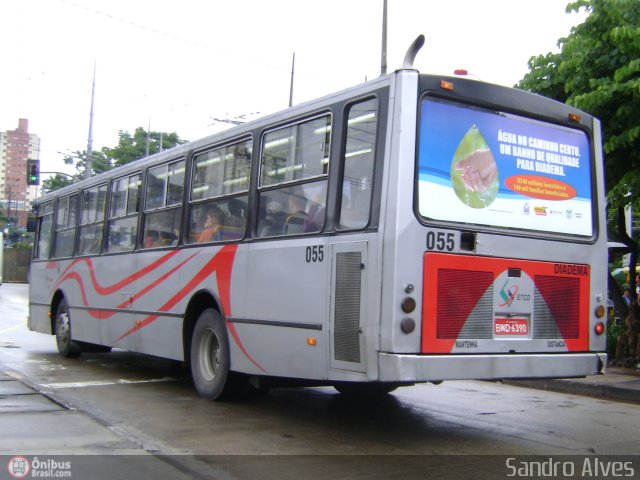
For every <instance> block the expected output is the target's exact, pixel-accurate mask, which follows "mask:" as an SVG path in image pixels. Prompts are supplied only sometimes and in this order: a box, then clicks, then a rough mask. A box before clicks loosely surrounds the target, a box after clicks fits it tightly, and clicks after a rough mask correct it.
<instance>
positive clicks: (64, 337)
mask: <svg viewBox="0 0 640 480" xmlns="http://www.w3.org/2000/svg"><path fill="white" fill-rule="evenodd" d="M55 335H56V344H57V345H58V352H60V355H62V356H63V357H67V358H75V357H77V356H78V355H80V352H81V351H80V347H79V346H78V345H77V343H76V342H74V341H73V340H72V339H71V316H70V315H69V306H68V305H67V301H66V300H64V299H62V301H61V302H60V304H59V305H58V310H57V311H56V323H55Z"/></svg>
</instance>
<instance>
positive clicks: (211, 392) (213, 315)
mask: <svg viewBox="0 0 640 480" xmlns="http://www.w3.org/2000/svg"><path fill="white" fill-rule="evenodd" d="M230 364H231V362H230V358H229V341H228V338H227V329H226V327H225V325H224V323H223V320H222V317H221V316H220V314H219V313H218V312H217V311H216V310H214V309H213V308H208V309H207V310H205V311H203V312H202V313H201V314H200V316H199V317H198V321H197V322H196V326H195V328H194V330H193V336H192V338H191V376H192V377H193V383H194V385H195V387H196V390H197V391H198V393H199V394H200V396H202V397H204V398H207V399H209V400H217V399H222V398H223V397H224V396H225V395H227V394H228V393H229V387H230V386H231V384H233V383H234V382H233V381H232V379H231V374H230V373H229V366H230Z"/></svg>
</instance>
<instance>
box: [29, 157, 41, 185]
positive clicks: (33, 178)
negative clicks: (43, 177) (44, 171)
mask: <svg viewBox="0 0 640 480" xmlns="http://www.w3.org/2000/svg"><path fill="white" fill-rule="evenodd" d="M27 185H40V160H27Z"/></svg>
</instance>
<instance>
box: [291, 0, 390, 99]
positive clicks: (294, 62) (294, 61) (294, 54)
mask: <svg viewBox="0 0 640 480" xmlns="http://www.w3.org/2000/svg"><path fill="white" fill-rule="evenodd" d="M385 1H386V0H385ZM295 69H296V52H293V60H291V85H290V86H289V106H290V107H291V106H293V73H294V71H295Z"/></svg>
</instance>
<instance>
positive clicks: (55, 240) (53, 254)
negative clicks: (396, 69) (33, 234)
mask: <svg viewBox="0 0 640 480" xmlns="http://www.w3.org/2000/svg"><path fill="white" fill-rule="evenodd" d="M72 197H75V198H76V206H75V218H74V224H73V226H69V212H70V209H69V207H68V205H69V203H70V202H71V198H72ZM64 200H66V201H67V211H66V222H65V226H64V227H61V228H58V215H59V214H60V203H61V202H62V201H64ZM79 214H80V192H79V191H76V192H73V193H70V194H68V195H64V196H60V197H58V198H57V200H56V206H55V213H54V216H55V218H54V223H53V240H52V249H51V255H50V258H73V257H74V256H75V254H76V248H77V243H78V220H79V218H80V215H79ZM72 230H73V239H72V242H73V245H72V247H71V254H70V255H57V254H56V250H57V248H58V235H59V234H60V232H69V231H72Z"/></svg>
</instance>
